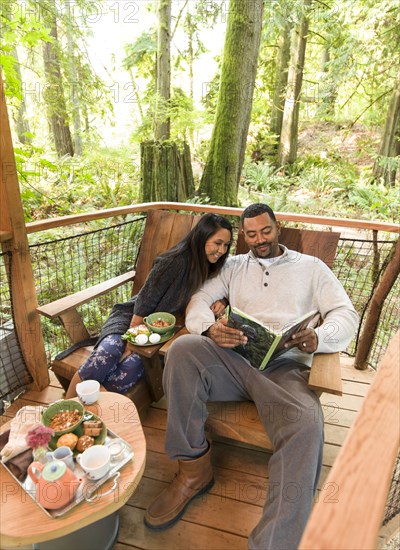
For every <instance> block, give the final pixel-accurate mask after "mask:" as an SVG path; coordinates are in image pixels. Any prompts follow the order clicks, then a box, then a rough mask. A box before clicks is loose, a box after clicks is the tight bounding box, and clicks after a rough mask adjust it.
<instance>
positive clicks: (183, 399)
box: [163, 335, 323, 550]
mask: <svg viewBox="0 0 400 550" xmlns="http://www.w3.org/2000/svg"><path fill="white" fill-rule="evenodd" d="M308 373H309V369H308V368H307V367H305V366H304V365H301V364H299V363H295V362H293V361H287V360H286V361H285V359H284V354H283V355H282V356H281V357H280V358H278V359H277V360H275V361H274V362H272V363H271V366H270V367H269V368H268V369H266V370H265V371H264V372H261V371H258V370H257V369H254V368H253V367H251V366H250V365H249V364H248V363H247V362H246V361H245V360H244V359H242V357H241V356H240V355H238V354H237V353H235V352H233V351H232V350H229V349H223V348H220V347H219V346H217V345H216V344H215V343H214V342H213V341H212V340H211V339H210V338H206V337H204V336H197V335H185V336H181V337H180V338H177V340H176V341H175V342H174V343H173V344H172V345H171V347H170V349H169V351H168V353H167V356H166V363H165V368H164V375H163V384H164V391H165V395H166V398H167V409H168V420H167V432H166V451H167V454H168V455H169V457H170V458H172V459H179V460H185V459H186V460H190V459H193V458H196V457H198V456H199V455H201V454H202V453H203V452H204V451H206V449H207V446H208V443H207V440H206V437H205V432H204V423H205V420H206V418H207V406H206V404H207V402H208V401H243V400H252V401H254V403H255V404H256V406H257V409H258V413H259V416H260V420H261V422H262V423H263V426H264V428H265V430H266V432H267V433H268V436H269V437H270V439H271V442H272V444H273V448H274V453H273V455H272V457H271V458H270V461H269V464H268V470H269V494H268V497H267V500H266V502H265V505H264V508H263V513H262V517H261V520H260V521H259V523H258V524H257V525H256V527H255V528H254V529H253V531H252V532H251V534H250V537H249V548H251V549H254V550H267V549H270V550H295V549H296V548H297V546H298V544H299V542H300V539H301V535H302V532H303V530H304V527H305V525H306V522H307V519H308V517H309V514H310V511H311V506H312V502H313V495H314V492H315V490H316V487H317V483H318V478H319V474H320V470H321V464H322V449H323V415H322V411H321V406H320V403H319V399H318V397H317V396H316V395H315V393H314V392H313V391H311V390H310V389H309V388H308V386H307V379H308Z"/></svg>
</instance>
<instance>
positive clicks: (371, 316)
mask: <svg viewBox="0 0 400 550" xmlns="http://www.w3.org/2000/svg"><path fill="white" fill-rule="evenodd" d="M399 272H400V239H397V241H396V243H395V245H394V247H393V252H392V255H391V258H390V260H389V263H388V265H387V266H386V269H385V271H384V273H383V275H382V278H381V280H380V281H379V283H378V284H377V286H376V288H375V290H374V292H373V294H372V299H371V302H370V304H369V308H368V311H367V316H366V320H365V324H364V327H363V329H362V332H361V335H360V337H359V339H358V345H357V351H356V356H355V359H354V367H355V368H356V369H360V370H362V369H366V368H367V361H368V357H369V355H370V352H371V348H372V343H373V341H374V338H375V334H376V331H377V329H378V323H379V317H380V315H381V311H382V308H383V304H384V303H385V299H386V297H387V295H388V294H389V292H390V290H391V288H392V287H393V285H394V283H395V282H396V279H397V277H398V276H399Z"/></svg>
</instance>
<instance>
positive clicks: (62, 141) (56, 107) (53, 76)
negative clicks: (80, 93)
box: [43, 0, 74, 157]
mask: <svg viewBox="0 0 400 550" xmlns="http://www.w3.org/2000/svg"><path fill="white" fill-rule="evenodd" d="M47 7H48V9H47V10H46V12H44V14H45V17H46V20H47V21H48V22H49V26H50V36H51V37H52V38H53V42H44V44H43V61H44V72H45V76H46V83H47V89H46V93H44V94H43V96H44V98H45V100H46V103H47V110H48V117H49V123H50V128H51V131H52V134H53V137H54V144H55V148H56V151H57V155H58V156H59V157H63V156H65V155H69V156H71V157H72V156H73V155H74V148H73V145H72V137H71V131H70V129H69V125H68V115H67V106H66V102H65V96H64V86H63V80H62V74H61V67H60V60H59V54H58V52H59V47H60V46H59V43H58V35H57V17H56V13H57V11H56V4H55V2H54V0H51V1H50V2H47Z"/></svg>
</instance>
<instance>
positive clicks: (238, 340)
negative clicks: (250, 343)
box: [206, 319, 247, 348]
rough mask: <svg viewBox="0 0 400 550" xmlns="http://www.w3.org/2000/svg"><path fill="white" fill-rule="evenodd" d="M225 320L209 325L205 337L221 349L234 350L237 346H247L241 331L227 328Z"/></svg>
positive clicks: (245, 338)
mask: <svg viewBox="0 0 400 550" xmlns="http://www.w3.org/2000/svg"><path fill="white" fill-rule="evenodd" d="M227 323H228V320H227V319H219V320H218V321H217V322H216V323H214V324H213V325H211V326H210V327H209V329H208V330H207V333H206V335H207V336H208V338H211V340H213V341H214V342H215V343H216V344H217V345H218V346H220V347H221V348H234V347H236V346H238V345H239V344H247V337H246V336H245V335H244V334H243V332H242V331H241V330H238V329H236V328H231V327H228V326H227Z"/></svg>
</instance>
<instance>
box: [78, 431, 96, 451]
mask: <svg viewBox="0 0 400 550" xmlns="http://www.w3.org/2000/svg"><path fill="white" fill-rule="evenodd" d="M92 445H94V438H93V437H92V436H91V435H81V437H80V438H79V439H78V443H77V444H76V450H77V451H79V452H80V453H83V451H86V449H89V447H91V446H92Z"/></svg>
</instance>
